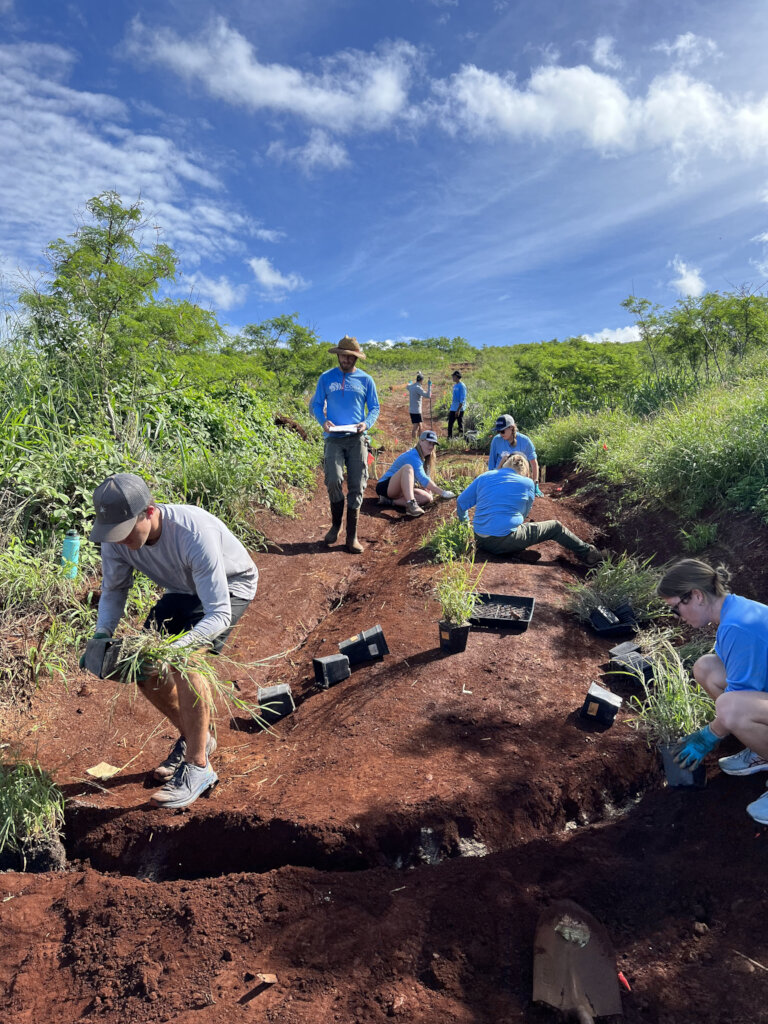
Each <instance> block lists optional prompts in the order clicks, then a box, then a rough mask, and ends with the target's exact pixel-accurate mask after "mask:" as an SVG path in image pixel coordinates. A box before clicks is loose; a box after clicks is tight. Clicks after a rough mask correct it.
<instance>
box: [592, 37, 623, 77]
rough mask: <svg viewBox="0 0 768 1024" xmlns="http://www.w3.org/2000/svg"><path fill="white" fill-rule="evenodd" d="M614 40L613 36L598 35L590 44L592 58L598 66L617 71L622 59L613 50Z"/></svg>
mask: <svg viewBox="0 0 768 1024" xmlns="http://www.w3.org/2000/svg"><path fill="white" fill-rule="evenodd" d="M615 43H616V40H615V39H614V38H613V36H598V37H597V39H596V40H595V42H594V45H593V46H592V60H593V62H594V63H595V64H597V66H598V67H601V68H607V69H608V70H609V71H617V70H618V69H619V68H620V67H622V65H623V64H624V61H623V60H622V59H621V57H619V55H618V54H617V53H616V52H615V50H614V45H615Z"/></svg>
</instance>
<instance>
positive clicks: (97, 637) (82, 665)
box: [78, 630, 109, 668]
mask: <svg viewBox="0 0 768 1024" xmlns="http://www.w3.org/2000/svg"><path fill="white" fill-rule="evenodd" d="M91 640H109V633H104V632H102V631H101V630H99V632H98V633H94V634H93V636H92V637H91ZM78 665H79V666H80V668H85V651H83V653H82V654H81V655H80V661H79V662H78Z"/></svg>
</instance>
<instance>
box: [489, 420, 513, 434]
mask: <svg viewBox="0 0 768 1024" xmlns="http://www.w3.org/2000/svg"><path fill="white" fill-rule="evenodd" d="M514 425H515V421H514V420H513V419H512V417H511V416H499V418H498V419H497V420H496V422H495V423H494V425H493V426H494V429H495V431H496V433H497V434H501V433H502V432H503V431H505V430H507V428H508V427H514Z"/></svg>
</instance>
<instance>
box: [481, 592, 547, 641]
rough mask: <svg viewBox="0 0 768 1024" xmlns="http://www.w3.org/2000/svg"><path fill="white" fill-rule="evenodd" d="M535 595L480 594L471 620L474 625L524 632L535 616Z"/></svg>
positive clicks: (511, 631)
mask: <svg viewBox="0 0 768 1024" xmlns="http://www.w3.org/2000/svg"><path fill="white" fill-rule="evenodd" d="M535 603H536V599H535V598H534V597H516V596H513V595H509V594H478V595H477V604H476V605H475V612H474V615H473V616H472V618H471V619H470V620H469V621H470V623H471V625H472V626H474V627H477V626H482V627H485V628H486V629H504V630H506V631H507V632H510V633H524V632H525V630H526V629H528V623H529V622H530V621H531V619H532V618H533V606H534V605H535Z"/></svg>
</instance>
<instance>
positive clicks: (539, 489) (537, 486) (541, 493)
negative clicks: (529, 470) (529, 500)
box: [535, 484, 544, 498]
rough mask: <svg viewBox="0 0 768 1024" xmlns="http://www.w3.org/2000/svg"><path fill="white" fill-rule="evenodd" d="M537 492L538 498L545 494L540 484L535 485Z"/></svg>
mask: <svg viewBox="0 0 768 1024" xmlns="http://www.w3.org/2000/svg"><path fill="white" fill-rule="evenodd" d="M535 493H536V497H537V498H543V497H544V494H543V492H542V490H541V488H540V487H539V485H538V484H536V485H535Z"/></svg>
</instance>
